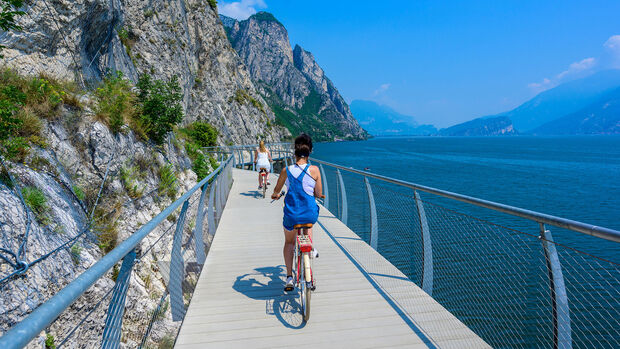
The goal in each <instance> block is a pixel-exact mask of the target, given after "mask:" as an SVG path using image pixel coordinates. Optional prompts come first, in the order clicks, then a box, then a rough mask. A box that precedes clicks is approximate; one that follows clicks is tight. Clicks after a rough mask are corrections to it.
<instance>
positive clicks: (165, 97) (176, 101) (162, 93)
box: [138, 74, 183, 144]
mask: <svg viewBox="0 0 620 349" xmlns="http://www.w3.org/2000/svg"><path fill="white" fill-rule="evenodd" d="M138 90H139V94H138V99H139V101H140V103H141V106H142V116H141V120H142V121H143V123H144V125H145V126H146V130H147V132H146V133H147V135H148V136H149V138H150V139H152V140H153V141H154V142H155V143H156V144H162V143H163V142H164V139H165V137H166V135H167V134H168V133H169V132H170V131H172V128H173V127H174V125H176V124H178V123H179V122H181V120H183V107H182V106H181V100H182V95H181V87H180V86H179V81H178V79H177V77H176V76H175V77H173V78H172V79H171V80H170V81H168V82H164V81H161V80H152V79H151V76H150V75H149V74H144V75H142V76H141V77H140V79H139V81H138Z"/></svg>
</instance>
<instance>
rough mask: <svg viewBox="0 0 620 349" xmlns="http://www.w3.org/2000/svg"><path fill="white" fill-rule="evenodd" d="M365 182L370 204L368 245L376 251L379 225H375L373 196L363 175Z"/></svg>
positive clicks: (368, 182)
mask: <svg viewBox="0 0 620 349" xmlns="http://www.w3.org/2000/svg"><path fill="white" fill-rule="evenodd" d="M364 182H365V183H366V192H367V193H368V203H369V205H370V247H372V248H374V249H375V251H377V246H378V242H379V227H378V225H377V208H376V206H375V197H374V195H372V188H371V187H370V181H368V177H364Z"/></svg>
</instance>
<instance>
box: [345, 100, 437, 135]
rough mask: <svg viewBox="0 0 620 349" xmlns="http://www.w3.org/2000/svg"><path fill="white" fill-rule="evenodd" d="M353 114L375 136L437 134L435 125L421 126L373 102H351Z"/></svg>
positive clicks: (387, 107)
mask: <svg viewBox="0 0 620 349" xmlns="http://www.w3.org/2000/svg"><path fill="white" fill-rule="evenodd" d="M351 112H353V116H354V117H355V118H356V119H357V121H358V122H359V123H360V125H362V127H364V129H365V130H367V131H368V132H369V133H370V134H371V135H373V136H404V135H407V136H414V135H431V134H435V133H436V132H437V129H436V128H435V127H434V126H433V125H419V124H418V123H417V122H416V120H415V119H414V117H413V116H410V115H404V114H400V113H398V112H397V111H395V110H394V109H392V108H390V107H389V106H387V105H381V104H378V103H376V102H373V101H367V100H359V99H356V100H354V101H352V102H351Z"/></svg>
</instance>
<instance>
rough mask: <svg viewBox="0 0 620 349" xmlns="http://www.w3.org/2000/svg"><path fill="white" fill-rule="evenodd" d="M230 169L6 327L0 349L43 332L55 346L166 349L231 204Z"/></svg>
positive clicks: (224, 166) (227, 164)
mask: <svg viewBox="0 0 620 349" xmlns="http://www.w3.org/2000/svg"><path fill="white" fill-rule="evenodd" d="M232 163H233V156H228V158H227V159H225V160H223V161H222V162H221V163H220V166H219V167H218V168H217V169H216V170H214V171H213V172H212V173H211V174H210V175H208V176H207V177H205V178H204V179H202V180H201V181H200V182H199V183H198V184H196V186H194V187H193V188H192V189H190V190H189V191H188V192H187V193H185V194H184V195H183V196H181V197H180V198H179V199H178V200H176V201H175V202H174V203H172V204H171V205H170V206H168V207H166V208H165V209H164V210H163V211H162V212H161V213H159V214H158V215H157V216H155V218H153V219H152V220H151V221H149V222H148V223H146V224H144V225H143V226H142V227H141V228H140V229H138V230H137V231H136V232H135V233H133V234H132V235H131V236H130V237H129V238H127V239H126V240H125V241H123V242H122V243H120V244H119V245H118V246H117V247H116V248H114V249H113V250H112V251H110V252H109V253H108V254H107V255H105V256H104V257H102V258H101V259H100V260H99V261H97V262H96V263H95V264H94V265H92V266H91V267H90V268H88V269H87V270H86V271H85V272H84V273H82V274H81V275H79V276H78V277H77V278H75V280H74V281H72V282H71V283H69V284H68V285H66V286H65V287H63V288H62V289H61V290H60V291H58V292H57V293H56V294H55V295H54V296H53V297H51V298H50V299H49V300H48V301H46V302H45V303H43V304H41V305H40V306H38V307H37V308H36V309H34V311H32V313H30V315H28V316H27V317H26V318H25V319H23V320H22V321H20V322H18V323H17V324H16V325H15V326H13V327H12V328H10V329H9V330H8V331H7V332H6V333H5V334H4V335H3V336H2V337H0V348H21V347H24V346H26V345H27V344H28V343H29V342H30V341H31V340H33V339H34V338H35V337H37V336H38V335H39V333H40V332H41V331H44V330H47V331H48V333H49V332H52V333H54V336H55V345H56V347H63V346H66V345H70V346H76V347H93V346H101V347H103V348H119V347H120V345H121V341H122V342H123V344H124V345H128V346H129V347H140V348H144V347H153V346H159V347H171V345H172V344H173V343H174V340H175V338H176V335H177V333H178V330H179V328H180V325H181V322H182V320H183V318H184V317H185V311H186V309H187V306H188V305H189V301H190V300H191V297H192V295H193V292H194V289H195V286H196V283H197V281H198V276H199V275H200V272H201V270H202V267H203V265H204V262H205V259H206V254H207V253H208V248H209V246H210V242H211V240H212V238H213V235H214V234H215V229H216V226H217V223H218V222H219V219H220V216H221V214H222V211H223V208H224V206H225V204H226V200H227V198H228V193H229V191H230V187H231V185H232ZM196 203H197V206H195V205H194V204H196ZM190 207H196V208H195V211H193V210H192V209H190ZM205 219H206V220H207V222H204V220H205ZM190 221H191V222H190ZM188 222H189V223H188ZM155 232H157V234H155ZM121 261H122V262H121ZM118 263H120V268H119V267H118V265H117V264H118ZM132 278H134V280H133V281H132V280H131V279H132ZM112 279H114V280H112ZM93 295H95V297H94V300H95V301H93ZM105 304H107V307H105V306H104V305H105ZM76 319H79V321H76Z"/></svg>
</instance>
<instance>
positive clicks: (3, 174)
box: [0, 166, 14, 189]
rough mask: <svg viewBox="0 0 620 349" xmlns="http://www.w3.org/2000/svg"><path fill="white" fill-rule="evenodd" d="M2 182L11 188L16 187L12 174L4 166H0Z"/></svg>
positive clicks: (0, 180) (0, 181)
mask: <svg viewBox="0 0 620 349" xmlns="http://www.w3.org/2000/svg"><path fill="white" fill-rule="evenodd" d="M0 183H3V184H4V185H6V186H7V187H9V189H13V187H14V185H13V181H12V180H11V176H10V175H9V172H8V171H7V170H6V168H4V166H2V167H0Z"/></svg>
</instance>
